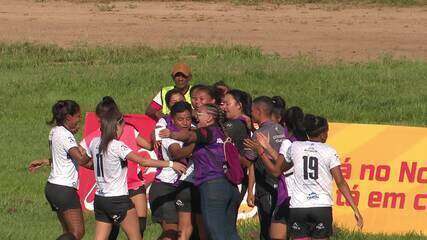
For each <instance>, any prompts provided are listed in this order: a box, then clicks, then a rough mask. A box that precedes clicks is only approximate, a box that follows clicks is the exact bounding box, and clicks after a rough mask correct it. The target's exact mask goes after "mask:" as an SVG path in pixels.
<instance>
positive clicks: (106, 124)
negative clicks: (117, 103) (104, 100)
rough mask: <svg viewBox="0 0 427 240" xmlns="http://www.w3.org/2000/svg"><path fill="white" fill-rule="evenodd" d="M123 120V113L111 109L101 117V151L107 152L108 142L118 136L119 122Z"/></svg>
mask: <svg viewBox="0 0 427 240" xmlns="http://www.w3.org/2000/svg"><path fill="white" fill-rule="evenodd" d="M123 121H124V120H123V115H122V114H121V113H119V112H116V111H110V112H108V113H106V114H105V115H104V116H103V117H102V118H101V144H100V145H99V150H100V152H107V149H108V144H110V142H111V141H112V140H113V139H116V138H117V124H121V123H123Z"/></svg>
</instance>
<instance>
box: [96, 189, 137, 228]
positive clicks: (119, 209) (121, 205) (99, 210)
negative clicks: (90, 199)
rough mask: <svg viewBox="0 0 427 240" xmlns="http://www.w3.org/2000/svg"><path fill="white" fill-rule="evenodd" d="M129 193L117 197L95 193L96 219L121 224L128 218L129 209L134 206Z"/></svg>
mask: <svg viewBox="0 0 427 240" xmlns="http://www.w3.org/2000/svg"><path fill="white" fill-rule="evenodd" d="M134 207H135V206H134V205H133V203H132V201H131V200H130V198H129V196H128V195H124V196H117V197H101V196H98V195H95V201H94V211H95V220H97V221H100V222H106V223H112V224H120V223H121V222H122V221H123V219H125V218H126V214H127V212H128V210H129V209H132V208H134Z"/></svg>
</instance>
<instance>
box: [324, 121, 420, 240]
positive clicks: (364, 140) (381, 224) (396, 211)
mask: <svg viewBox="0 0 427 240" xmlns="http://www.w3.org/2000/svg"><path fill="white" fill-rule="evenodd" d="M328 144H330V145H331V146H333V147H334V148H335V149H336V150H337V151H338V153H339V155H340V157H341V162H342V164H343V165H342V170H343V175H344V177H345V178H346V179H347V182H348V184H349V186H350V189H352V191H353V192H352V194H353V197H354V198H355V200H356V202H358V206H359V209H360V211H361V212H362V215H363V217H364V220H365V227H364V232H372V233H380V232H383V233H405V232H409V231H417V232H423V233H424V234H427V128H417V127H402V126H388V125H368V124H343V123H334V124H331V126H330V131H329V138H328ZM335 193H336V194H335V196H334V197H335V206H334V222H335V223H336V224H338V225H340V226H344V227H345V228H348V229H352V228H354V227H355V220H354V216H353V214H352V210H351V209H350V207H347V206H346V203H345V200H344V198H343V196H342V195H341V194H339V192H338V191H335Z"/></svg>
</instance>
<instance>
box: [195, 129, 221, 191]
mask: <svg viewBox="0 0 427 240" xmlns="http://www.w3.org/2000/svg"><path fill="white" fill-rule="evenodd" d="M196 134H197V142H196V147H195V149H194V152H193V156H192V159H193V161H194V171H195V183H194V185H196V186H199V185H200V184H202V183H204V182H206V181H209V180H213V179H217V178H221V177H224V176H225V174H224V163H225V156H224V138H225V136H224V133H223V132H222V129H221V128H220V127H219V126H217V125H213V126H209V127H207V128H201V129H197V130H196Z"/></svg>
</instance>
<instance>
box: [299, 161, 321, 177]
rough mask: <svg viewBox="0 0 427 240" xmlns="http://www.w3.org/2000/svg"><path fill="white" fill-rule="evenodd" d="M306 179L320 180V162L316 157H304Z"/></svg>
mask: <svg viewBox="0 0 427 240" xmlns="http://www.w3.org/2000/svg"><path fill="white" fill-rule="evenodd" d="M302 158H303V160H304V179H305V180H307V179H309V178H310V179H313V180H317V179H318V178H319V161H318V159H317V158H316V157H308V156H303V157H302Z"/></svg>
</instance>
